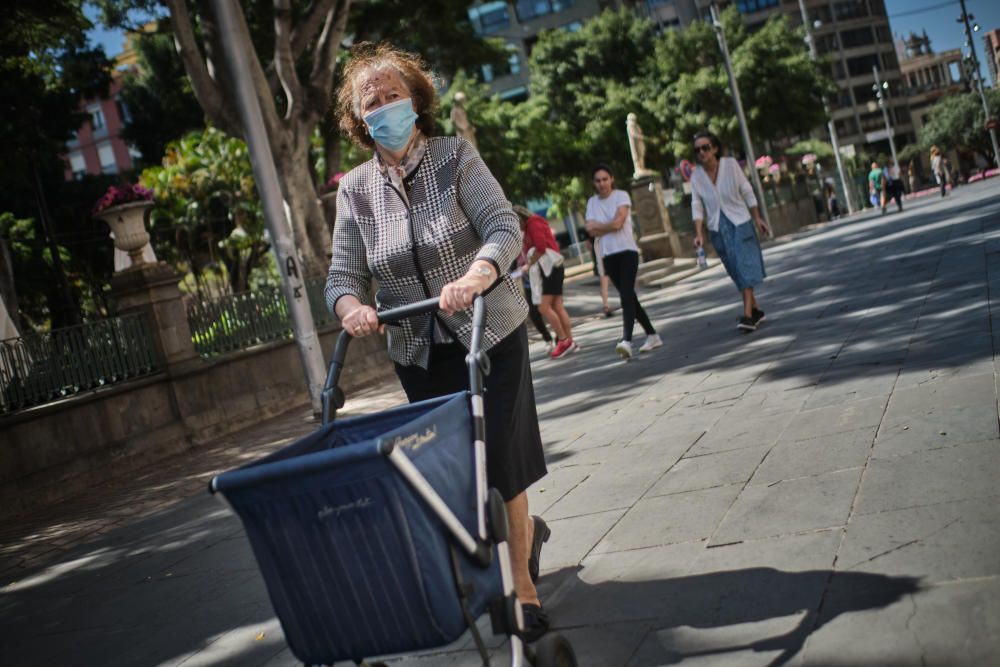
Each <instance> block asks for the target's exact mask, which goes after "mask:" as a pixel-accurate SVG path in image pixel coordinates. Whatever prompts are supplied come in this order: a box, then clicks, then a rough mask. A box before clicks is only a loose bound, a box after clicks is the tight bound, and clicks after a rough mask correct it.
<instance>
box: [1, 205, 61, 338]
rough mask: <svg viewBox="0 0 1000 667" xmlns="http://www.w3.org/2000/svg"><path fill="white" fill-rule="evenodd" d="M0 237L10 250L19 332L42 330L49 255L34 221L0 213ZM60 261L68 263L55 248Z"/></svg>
mask: <svg viewBox="0 0 1000 667" xmlns="http://www.w3.org/2000/svg"><path fill="white" fill-rule="evenodd" d="M0 237H2V238H3V239H4V240H5V241H6V243H7V247H8V249H9V250H10V259H11V269H12V271H13V274H14V284H15V285H17V289H18V293H17V299H18V311H19V312H18V313H17V314H15V313H12V314H11V316H12V317H14V318H15V321H17V319H18V315H20V320H21V321H20V322H18V326H19V328H20V329H21V330H22V332H23V331H24V329H25V328H29V329H41V328H45V326H46V325H47V322H48V319H49V304H48V298H49V296H50V292H51V291H52V288H53V287H52V279H51V277H50V276H51V275H52V251H51V250H50V248H49V247H48V245H47V244H46V243H45V239H44V235H43V234H42V233H41V232H40V231H39V225H38V223H37V221H35V220H34V219H32V218H18V217H16V216H15V215H14V214H12V213H0ZM59 253H60V255H61V256H62V259H63V261H66V260H68V259H69V253H68V252H67V251H66V249H65V248H63V247H59Z"/></svg>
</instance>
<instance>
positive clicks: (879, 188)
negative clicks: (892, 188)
mask: <svg viewBox="0 0 1000 667" xmlns="http://www.w3.org/2000/svg"><path fill="white" fill-rule="evenodd" d="M868 196H869V198H871V202H872V206H873V207H876V208H881V209H882V213H885V174H884V173H883V172H882V168H881V167H879V166H878V162H872V170H871V171H869V172H868Z"/></svg>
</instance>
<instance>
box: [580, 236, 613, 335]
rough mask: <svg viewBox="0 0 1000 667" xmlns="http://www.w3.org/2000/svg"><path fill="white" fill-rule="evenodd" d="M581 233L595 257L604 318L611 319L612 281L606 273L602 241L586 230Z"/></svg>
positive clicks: (594, 261) (595, 272)
mask: <svg viewBox="0 0 1000 667" xmlns="http://www.w3.org/2000/svg"><path fill="white" fill-rule="evenodd" d="M581 232H582V233H581V236H583V239H584V242H585V243H586V244H587V248H588V249H589V250H590V254H591V256H592V257H593V265H594V269H593V270H594V275H595V276H597V279H598V281H599V282H600V289H601V307H602V309H603V311H604V317H611V316H612V315H613V314H614V312H613V311H612V309H611V304H610V302H609V301H608V292H609V291H610V287H611V279H610V278H608V274H607V272H605V271H604V259H603V258H602V257H601V244H600V241H599V240H598V239H596V238H594V237H593V236H591V235H590V234H588V233H587V230H586V229H582V230H581Z"/></svg>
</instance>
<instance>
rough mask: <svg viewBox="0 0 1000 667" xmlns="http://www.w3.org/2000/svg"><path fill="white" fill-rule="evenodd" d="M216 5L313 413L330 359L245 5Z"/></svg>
mask: <svg viewBox="0 0 1000 667" xmlns="http://www.w3.org/2000/svg"><path fill="white" fill-rule="evenodd" d="M212 5H213V8H214V11H215V15H216V19H217V20H218V22H219V29H220V30H221V32H222V34H221V39H220V40H219V41H220V42H221V43H222V46H223V49H224V50H225V54H226V61H227V64H228V66H229V67H230V68H231V74H232V77H233V80H234V81H235V83H236V100H235V101H236V105H237V110H238V111H239V114H240V121H241V122H242V123H243V131H244V133H245V135H246V140H247V148H248V149H249V152H250V164H251V165H252V166H253V174H254V178H255V179H256V182H257V191H258V192H259V193H260V200H261V204H262V205H263V209H264V220H265V222H266V224H267V231H268V233H269V234H270V235H271V250H272V251H273V252H274V257H275V261H276V262H277V264H278V270H279V272H280V273H281V288H282V292H284V295H285V301H286V302H287V303H288V313H289V315H290V316H291V319H292V331H293V332H294V334H295V342H296V344H297V345H298V348H299V357H300V358H301V360H302V367H303V369H305V372H306V383H307V384H308V386H309V397H310V399H311V400H312V408H313V413H314V414H320V411H321V406H320V394H321V393H322V391H323V383H324V382H325V381H326V363H325V362H324V361H323V351H322V350H321V349H320V345H319V336H317V335H316V324H315V323H314V322H313V317H312V311H311V310H310V309H309V299H308V297H307V296H306V289H305V285H304V283H303V280H302V271H301V268H300V264H299V258H298V253H297V252H296V248H295V243H294V242H293V240H292V238H291V234H290V229H289V224H288V218H287V217H286V215H285V203H284V198H283V197H282V195H281V187H280V185H279V184H278V171H277V169H276V168H275V166H274V158H273V156H272V154H271V144H270V142H269V141H268V138H267V130H266V129H265V128H264V116H263V114H262V113H261V110H260V102H259V100H258V99H257V91H256V90H255V88H254V84H253V77H252V75H251V73H250V65H249V64H248V63H247V60H246V58H247V57H248V54H246V53H241V52H240V51H239V49H238V48H237V44H239V43H240V42H239V40H238V39H236V35H238V34H239V32H240V31H239V30H237V23H236V21H237V17H236V12H237V11H239V8H238V6H236V4H235V0H212ZM250 57H253V54H250Z"/></svg>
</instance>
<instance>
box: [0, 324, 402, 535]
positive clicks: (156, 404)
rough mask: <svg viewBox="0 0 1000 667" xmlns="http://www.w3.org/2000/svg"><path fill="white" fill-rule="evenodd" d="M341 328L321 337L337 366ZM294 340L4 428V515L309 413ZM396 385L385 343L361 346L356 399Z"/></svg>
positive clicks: (351, 372) (87, 397) (194, 365)
mask: <svg viewBox="0 0 1000 667" xmlns="http://www.w3.org/2000/svg"><path fill="white" fill-rule="evenodd" d="M339 333H340V329H339V327H338V328H328V329H325V330H323V331H321V332H320V341H321V344H322V346H323V350H324V353H325V355H326V357H327V360H329V355H330V354H331V353H332V350H333V345H334V343H335V341H336V337H337V335H339ZM304 377H305V374H304V373H303V370H302V364H301V362H300V360H299V353H298V349H297V347H296V345H295V343H294V342H293V341H281V342H276V343H268V344H265V345H259V346H257V347H254V348H251V349H248V350H243V351H241V352H236V353H233V354H230V355H226V356H221V357H216V358H212V359H208V360H203V359H198V358H196V359H192V360H189V361H187V362H184V363H183V364H179V365H174V366H171V367H170V370H169V372H168V373H160V374H157V375H154V376H150V377H147V378H142V379H140V380H136V381H133V382H129V383H126V384H121V385H115V386H111V387H107V388H105V389H100V390H97V391H93V392H88V393H86V394H81V395H77V396H73V397H71V398H67V399H65V400H62V401H58V402H56V403H50V404H47V405H43V406H39V407H37V408H32V409H29V410H24V411H22V412H19V413H17V414H14V415H11V416H8V417H5V418H3V419H0V516H9V515H13V514H18V513H23V512H25V511H28V510H30V509H31V508H32V507H36V506H38V505H45V504H49V503H52V502H55V501H57V500H59V499H61V498H65V497H68V496H70V495H73V494H74V493H77V492H79V491H81V490H83V489H85V488H87V487H90V486H92V485H94V484H100V483H102V482H104V481H105V480H108V479H111V478H112V477H115V476H118V475H122V474H125V473H128V472H131V471H134V470H136V469H138V468H140V467H142V466H144V465H148V464H150V463H153V462H155V461H157V460H159V459H162V458H164V457H167V456H171V455H173V454H178V453H181V452H184V451H185V450H188V449H190V448H192V447H197V446H199V445H202V444H205V443H206V442H208V441H210V440H213V439H215V438H217V437H219V436H222V435H226V434H229V433H233V432H234V431H238V430H240V429H243V428H246V427H249V426H253V425H254V424H256V423H258V422H261V421H263V420H265V419H268V418H270V417H273V416H275V415H278V414H281V413H282V412H285V411H287V410H290V409H293V408H303V407H306V406H308V405H309V394H308V391H307V389H306V385H305V380H304ZM391 377H394V373H393V370H392V364H391V362H390V361H389V357H388V355H387V354H386V351H385V339H384V338H382V337H381V336H369V337H367V338H362V339H359V340H355V341H353V342H352V344H351V346H350V347H349V348H348V354H347V363H346V365H345V369H344V373H343V375H342V386H343V388H344V391H345V392H346V393H347V395H348V396H350V394H351V392H352V391H356V390H358V389H360V388H362V387H365V386H371V385H373V384H376V383H378V382H381V381H383V380H385V379H388V378H391Z"/></svg>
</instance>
